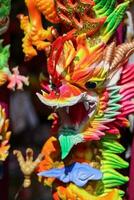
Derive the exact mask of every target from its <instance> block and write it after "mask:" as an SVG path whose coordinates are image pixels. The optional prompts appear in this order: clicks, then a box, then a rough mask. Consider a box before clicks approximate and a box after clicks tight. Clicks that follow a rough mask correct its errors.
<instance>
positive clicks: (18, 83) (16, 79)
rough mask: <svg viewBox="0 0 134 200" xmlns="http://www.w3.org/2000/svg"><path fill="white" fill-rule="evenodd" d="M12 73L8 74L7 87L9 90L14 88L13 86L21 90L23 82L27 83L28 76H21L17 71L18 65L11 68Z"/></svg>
mask: <svg viewBox="0 0 134 200" xmlns="http://www.w3.org/2000/svg"><path fill="white" fill-rule="evenodd" d="M12 72H13V74H11V75H9V76H8V81H9V84H8V86H7V87H8V88H9V89H11V90H15V87H17V89H19V90H22V89H23V84H25V85H28V84H29V81H28V77H25V76H22V75H20V73H19V70H18V67H15V68H13V69H12Z"/></svg>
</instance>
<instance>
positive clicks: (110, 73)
mask: <svg viewBox="0 0 134 200" xmlns="http://www.w3.org/2000/svg"><path fill="white" fill-rule="evenodd" d="M26 5H27V7H28V11H29V17H24V16H22V15H21V17H20V18H21V26H22V28H23V29H24V33H25V37H24V40H23V50H24V53H25V55H26V58H27V59H31V58H32V57H33V56H35V55H37V50H44V51H47V56H48V58H47V70H48V74H49V76H48V81H46V80H43V81H42V82H41V85H42V88H43V91H42V94H39V93H38V94H37V95H38V97H39V99H40V100H41V102H42V103H44V104H46V105H48V106H50V107H52V108H54V111H55V113H52V114H51V116H50V117H49V118H50V119H53V124H52V134H53V136H51V137H50V138H49V139H48V140H47V142H46V143H45V145H44V147H43V149H42V152H41V155H42V156H41V157H40V156H39V157H40V158H42V157H43V156H44V158H43V159H42V160H41V159H40V160H41V161H40V160H38V161H39V162H36V164H35V163H34V161H33V160H32V159H31V158H29V159H27V160H26V161H25V160H24V159H21V158H22V155H21V154H20V153H17V157H18V160H19V164H20V167H21V170H22V169H23V168H24V167H23V166H27V163H28V165H31V166H32V165H33V166H34V168H33V167H31V168H30V169H31V171H30V172H29V174H28V178H29V177H30V175H31V174H32V173H33V171H34V169H35V167H36V166H37V169H36V172H37V171H38V172H39V173H38V176H39V179H40V181H41V182H42V183H44V184H45V185H49V186H51V187H52V190H53V199H54V200H60V199H62V200H78V199H79V200H90V199H92V200H106V199H109V200H121V199H122V198H123V195H124V192H123V191H122V190H121V189H119V187H120V186H121V185H123V184H124V183H126V182H127V181H128V177H126V176H123V175H122V174H121V173H120V169H122V168H127V167H128V163H127V162H126V161H124V160H123V159H122V158H121V157H119V156H118V155H117V154H120V153H122V152H123V151H124V150H125V149H124V147H123V146H122V145H121V144H119V142H118V140H119V138H120V136H121V135H120V131H119V130H120V127H126V126H128V125H129V122H128V120H127V119H126V116H127V115H129V114H130V113H133V112H134V104H133V102H132V101H131V98H133V97H134V81H133V80H134V66H133V65H127V61H128V58H129V56H130V55H131V54H132V53H133V52H134V41H132V42H131V43H125V44H121V45H117V44H116V41H115V40H114V39H113V38H112V39H111V37H112V36H113V35H114V33H115V32H116V30H117V28H118V26H119V24H120V23H121V22H122V20H123V17H124V14H125V11H126V9H127V8H128V5H129V1H124V2H122V3H120V4H118V3H117V1H116V0H108V1H107V0H63V1H62V0H55V1H49V0H48V1H45V0H44V1H43V0H42V1H41V0H35V1H28V0H27V1H26ZM41 14H43V15H44V16H45V18H46V19H47V20H48V21H50V22H52V23H53V24H59V25H62V26H63V27H64V29H63V30H61V33H60V34H59V36H58V34H56V37H55V38H54V37H53V35H54V34H53V31H52V29H51V28H48V29H47V30H44V29H43V26H42V22H41ZM40 31H41V32H40ZM42 32H44V36H43V37H41V36H40V35H39V33H42ZM54 32H55V31H54ZM110 39H111V40H110ZM40 44H41V45H40ZM39 46H40V47H41V48H40V47H39ZM46 47H47V50H46ZM22 172H23V174H24V176H26V173H25V171H24V170H22ZM29 183H30V181H29ZM28 185H30V184H28Z"/></svg>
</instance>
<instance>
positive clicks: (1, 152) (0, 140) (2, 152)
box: [0, 106, 11, 161]
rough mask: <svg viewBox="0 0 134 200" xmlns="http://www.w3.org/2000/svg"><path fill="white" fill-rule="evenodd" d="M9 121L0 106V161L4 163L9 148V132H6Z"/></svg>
mask: <svg viewBox="0 0 134 200" xmlns="http://www.w3.org/2000/svg"><path fill="white" fill-rule="evenodd" d="M8 127H9V120H8V119H6V113H5V110H4V109H3V108H2V107H1V106H0V161H5V159H6V158H7V156H8V150H9V148H10V145H9V139H10V135H11V132H10V131H8Z"/></svg>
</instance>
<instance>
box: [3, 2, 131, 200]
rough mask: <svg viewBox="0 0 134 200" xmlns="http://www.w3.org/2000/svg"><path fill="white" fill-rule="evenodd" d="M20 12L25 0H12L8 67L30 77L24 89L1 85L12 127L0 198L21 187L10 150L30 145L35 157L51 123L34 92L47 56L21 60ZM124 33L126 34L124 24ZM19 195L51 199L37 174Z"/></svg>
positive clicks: (124, 139)
mask: <svg viewBox="0 0 134 200" xmlns="http://www.w3.org/2000/svg"><path fill="white" fill-rule="evenodd" d="M132 10H133V9H132ZM132 12H133V11H132ZM20 13H23V14H27V10H26V7H25V5H24V0H19V1H16V0H12V10H11V16H10V19H11V21H10V27H9V31H8V32H7V33H6V34H5V39H6V41H7V43H9V42H10V44H11V57H10V67H11V68H12V67H15V66H20V67H19V69H20V72H21V74H24V75H26V76H29V77H30V86H29V87H25V88H24V91H17V92H10V93H9V91H7V90H6V89H5V88H4V87H3V88H1V89H0V91H2V93H3V91H5V94H4V96H5V99H9V102H10V103H9V117H10V121H11V125H10V129H11V130H12V137H11V140H10V143H11V149H10V155H9V157H8V159H7V161H6V162H5V163H4V167H3V171H1V181H0V200H15V195H16V194H17V192H18V191H20V190H21V185H22V182H23V177H22V174H21V172H20V169H19V166H18V163H17V160H16V158H15V156H14V155H13V153H12V152H13V150H14V149H19V150H21V151H22V152H23V153H24V154H25V150H26V148H28V147H31V148H32V149H33V150H34V152H35V157H36V156H37V155H38V153H39V152H40V150H41V148H42V146H43V144H44V143H45V141H46V140H47V138H48V137H49V132H50V126H51V121H48V120H47V117H48V115H49V114H50V113H51V110H50V109H49V108H48V107H46V106H44V105H43V104H42V103H41V102H40V101H39V99H38V98H37V96H36V92H40V85H39V76H40V73H41V72H44V73H47V71H46V63H45V60H46V59H45V56H44V54H43V52H40V53H39V56H38V57H35V58H34V59H32V61H29V62H24V55H23V52H22V47H21V45H22V38H23V32H22V31H21V29H20V24H19V20H18V19H17V15H18V14H20ZM45 24H46V23H45ZM123 33H124V35H125V28H124V30H123ZM122 132H123V137H122V143H123V144H124V145H125V147H126V149H127V150H128V151H127V152H128V154H130V152H129V149H130V148H129V147H130V146H131V141H132V137H133V136H132V134H130V133H129V130H122ZM126 134H127V137H126ZM122 156H123V157H124V156H126V155H125V154H124V155H122ZM126 158H127V159H128V161H129V159H130V156H129V155H128V156H126ZM3 174H4V175H3ZM124 174H127V175H129V169H128V170H126V171H124ZM124 188H125V189H126V188H127V186H124ZM21 196H22V197H21V198H22V199H23V200H27V199H29V200H52V197H51V190H50V189H49V188H47V187H44V186H43V185H41V184H40V183H39V182H38V180H37V177H33V182H32V185H31V187H30V188H29V189H28V190H24V191H22V194H21Z"/></svg>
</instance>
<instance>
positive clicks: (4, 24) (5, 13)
mask: <svg viewBox="0 0 134 200" xmlns="http://www.w3.org/2000/svg"><path fill="white" fill-rule="evenodd" d="M10 10H11V0H1V1H0V35H2V34H3V33H5V32H6V31H7V29H8V26H9V14H10Z"/></svg>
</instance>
